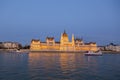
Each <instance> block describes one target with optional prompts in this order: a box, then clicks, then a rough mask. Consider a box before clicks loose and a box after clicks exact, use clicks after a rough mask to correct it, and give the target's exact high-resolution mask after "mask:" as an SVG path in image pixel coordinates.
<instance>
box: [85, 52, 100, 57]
mask: <svg viewBox="0 0 120 80" xmlns="http://www.w3.org/2000/svg"><path fill="white" fill-rule="evenodd" d="M85 55H86V56H102V52H101V51H97V52H93V51H88V52H87V53H85Z"/></svg>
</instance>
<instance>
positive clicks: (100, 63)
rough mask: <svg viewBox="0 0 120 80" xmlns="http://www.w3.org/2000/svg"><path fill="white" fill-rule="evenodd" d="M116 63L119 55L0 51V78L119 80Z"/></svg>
mask: <svg viewBox="0 0 120 80" xmlns="http://www.w3.org/2000/svg"><path fill="white" fill-rule="evenodd" d="M113 59H114V60H113ZM119 62H120V54H118V55H117V54H105V55H103V56H84V54H81V53H29V54H18V53H0V80H89V79H90V80H120V74H119V73H120V70H119V67H120V64H119ZM6 75H7V77H6Z"/></svg>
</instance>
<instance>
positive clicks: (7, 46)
mask: <svg viewBox="0 0 120 80" xmlns="http://www.w3.org/2000/svg"><path fill="white" fill-rule="evenodd" d="M20 45H21V44H19V43H17V42H3V43H2V47H3V48H4V49H19V48H20Z"/></svg>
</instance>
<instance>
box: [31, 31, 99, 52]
mask: <svg viewBox="0 0 120 80" xmlns="http://www.w3.org/2000/svg"><path fill="white" fill-rule="evenodd" d="M30 50H31V51H41V50H58V51H89V50H92V51H97V50H98V48H97V44H96V43H95V42H89V43H84V42H83V40H82V39H78V38H77V39H74V35H72V40H71V41H69V38H68V35H67V33H66V32H65V31H64V33H62V34H61V38H60V42H55V39H54V37H47V38H46V42H41V41H40V40H36V39H32V41H31V44H30Z"/></svg>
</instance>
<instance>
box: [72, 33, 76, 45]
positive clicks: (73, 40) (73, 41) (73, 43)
mask: <svg viewBox="0 0 120 80" xmlns="http://www.w3.org/2000/svg"><path fill="white" fill-rule="evenodd" d="M72 46H75V38H74V34H72Z"/></svg>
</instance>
